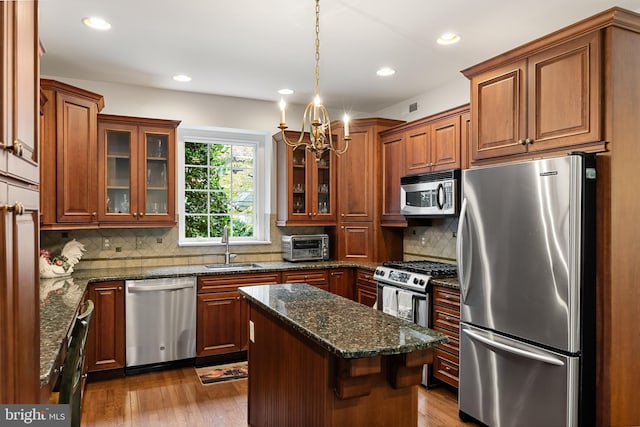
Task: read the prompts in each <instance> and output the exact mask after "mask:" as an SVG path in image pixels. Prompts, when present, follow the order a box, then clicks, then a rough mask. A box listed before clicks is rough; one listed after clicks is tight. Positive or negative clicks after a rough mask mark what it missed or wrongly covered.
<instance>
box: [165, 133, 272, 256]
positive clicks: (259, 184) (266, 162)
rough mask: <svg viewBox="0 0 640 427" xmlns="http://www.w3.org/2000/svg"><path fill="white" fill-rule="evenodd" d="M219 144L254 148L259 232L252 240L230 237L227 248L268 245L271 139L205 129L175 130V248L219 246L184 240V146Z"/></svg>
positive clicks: (217, 241) (264, 135) (206, 241)
mask: <svg viewBox="0 0 640 427" xmlns="http://www.w3.org/2000/svg"><path fill="white" fill-rule="evenodd" d="M185 140H187V141H189V140H191V141H212V142H215V141H219V142H235V143H255V144H256V163H255V166H256V175H255V179H254V185H255V188H254V189H255V205H254V209H255V212H256V217H255V219H256V223H255V225H254V230H258V233H257V235H256V236H255V237H252V238H248V237H233V236H232V237H231V239H230V242H229V244H230V245H233V246H236V245H260V244H264V245H268V244H271V227H270V224H269V222H270V215H271V135H270V134H269V133H268V132H261V131H253V130H245V129H232V128H220V127H208V126H192V127H182V126H180V127H178V147H177V148H178V150H177V151H178V156H177V157H178V246H219V245H222V243H221V242H220V239H205V238H202V239H197V240H189V241H187V240H186V239H185V237H184V226H185V224H184V221H183V218H184V215H185V212H184V187H185V185H184V183H185V177H184V142H185Z"/></svg>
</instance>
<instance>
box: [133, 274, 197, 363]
mask: <svg viewBox="0 0 640 427" xmlns="http://www.w3.org/2000/svg"><path fill="white" fill-rule="evenodd" d="M125 289H126V298H125V307H126V309H125V310H126V311H125V324H126V368H127V371H132V369H130V368H132V367H142V366H145V367H146V368H147V369H151V368H153V367H154V366H160V365H161V364H165V363H166V362H173V361H178V360H182V359H189V358H193V357H195V356H196V278H195V277H170V278H161V279H145V280H127V281H126V282H125ZM139 369H140V368H139Z"/></svg>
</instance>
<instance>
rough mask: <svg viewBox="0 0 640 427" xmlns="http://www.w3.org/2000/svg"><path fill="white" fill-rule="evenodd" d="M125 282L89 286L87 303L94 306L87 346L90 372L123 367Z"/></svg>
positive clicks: (86, 352)
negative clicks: (89, 302) (88, 300)
mask: <svg viewBox="0 0 640 427" xmlns="http://www.w3.org/2000/svg"><path fill="white" fill-rule="evenodd" d="M124 295H125V290H124V282H123V281H121V280H116V281H111V282H99V283H91V284H89V292H88V299H90V300H92V301H93V304H94V306H95V308H94V312H93V318H92V319H91V324H90V325H89V334H88V335H87V343H86V350H85V354H86V363H87V370H88V371H89V372H96V371H104V370H109V369H121V368H124V366H125V317H124V316H125V315H124Z"/></svg>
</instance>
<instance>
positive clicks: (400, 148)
mask: <svg viewBox="0 0 640 427" xmlns="http://www.w3.org/2000/svg"><path fill="white" fill-rule="evenodd" d="M404 138H405V132H404V129H400V130H389V131H387V132H384V133H383V134H382V135H381V136H380V142H381V143H382V182H383V187H382V213H381V215H380V225H382V226H385V227H406V226H407V220H406V219H405V217H404V216H403V215H402V213H401V212H400V178H401V177H403V176H404V164H405V161H404V155H405V153H404V142H405V140H404Z"/></svg>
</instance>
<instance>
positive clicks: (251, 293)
mask: <svg viewBox="0 0 640 427" xmlns="http://www.w3.org/2000/svg"><path fill="white" fill-rule="evenodd" d="M239 290H240V292H241V293H242V294H244V295H246V296H247V298H248V299H249V301H250V302H251V303H254V304H256V305H257V306H259V307H260V308H262V309H264V310H266V311H267V312H268V313H270V314H272V315H274V316H275V317H277V318H279V319H281V320H283V321H284V322H285V323H287V324H288V325H290V326H291V327H292V328H293V329H295V330H297V331H298V332H300V333H302V334H303V335H305V336H306V337H308V338H309V339H310V340H312V341H314V342H316V343H318V344H319V345H320V346H321V347H323V348H324V349H326V350H327V351H329V352H330V353H333V354H335V355H336V356H339V357H342V358H345V359H353V358H361V357H373V356H379V355H391V354H402V353H410V352H412V351H415V350H422V349H426V348H431V347H434V346H437V345H438V344H440V343H443V342H445V341H446V339H447V338H446V336H445V335H443V334H441V333H439V332H436V331H434V330H432V329H428V328H425V327H422V326H419V325H417V324H415V323H413V322H409V321H406V320H403V319H399V318H396V317H393V316H390V315H388V314H385V313H383V312H381V311H378V310H374V309H371V308H370V307H366V306H364V305H362V304H358V303H356V302H353V301H351V300H349V299H346V298H343V297H341V296H338V295H334V294H331V293H329V292H326V291H323V290H321V289H318V288H316V287H314V286H310V285H306V284H303V283H301V284H281V285H259V286H244V287H241V288H239Z"/></svg>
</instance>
